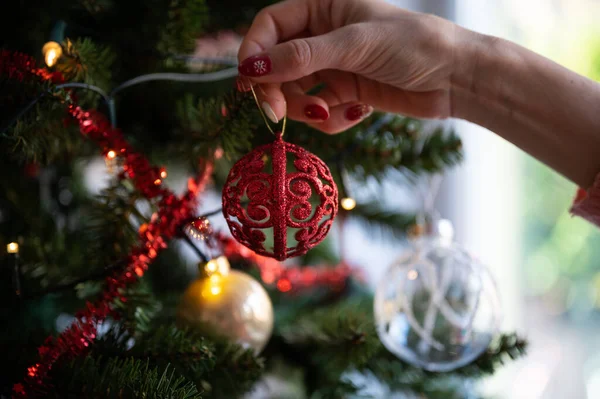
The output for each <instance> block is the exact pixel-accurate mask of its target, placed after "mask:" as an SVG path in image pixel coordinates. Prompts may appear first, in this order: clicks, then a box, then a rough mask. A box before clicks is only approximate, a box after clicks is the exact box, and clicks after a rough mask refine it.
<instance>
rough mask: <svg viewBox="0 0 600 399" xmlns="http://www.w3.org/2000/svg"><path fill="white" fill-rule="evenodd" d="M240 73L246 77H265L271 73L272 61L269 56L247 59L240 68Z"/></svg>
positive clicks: (256, 56)
mask: <svg viewBox="0 0 600 399" xmlns="http://www.w3.org/2000/svg"><path fill="white" fill-rule="evenodd" d="M238 71H240V73H241V74H242V75H244V76H250V77H258V76H264V75H266V74H268V73H269V72H271V59H270V58H269V56H268V55H255V56H253V57H250V58H246V59H245V60H244V61H242V63H241V64H240V65H239V66H238Z"/></svg>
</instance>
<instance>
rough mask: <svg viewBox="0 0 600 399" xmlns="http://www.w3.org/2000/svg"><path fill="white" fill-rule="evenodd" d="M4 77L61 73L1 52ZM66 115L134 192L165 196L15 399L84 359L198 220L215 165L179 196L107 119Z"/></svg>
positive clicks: (42, 351)
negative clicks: (134, 286) (117, 166)
mask: <svg viewBox="0 0 600 399" xmlns="http://www.w3.org/2000/svg"><path fill="white" fill-rule="evenodd" d="M0 57H1V58H0V75H2V76H7V77H8V78H10V79H16V80H19V81H23V80H24V79H26V78H27V77H28V76H29V77H39V78H41V80H51V81H52V82H61V81H62V77H61V76H60V74H56V73H51V72H48V71H47V70H45V69H43V68H36V63H35V61H34V60H33V58H32V57H29V56H27V55H23V54H20V53H12V52H8V51H2V52H1V53H0ZM68 113H69V115H70V116H71V117H73V119H74V120H75V121H76V122H77V123H78V124H79V128H80V131H81V133H82V134H83V135H84V136H86V137H89V138H90V139H91V140H93V141H95V142H96V143H97V144H98V145H99V146H100V147H101V148H102V152H103V154H104V155H106V154H108V152H109V151H114V152H115V155H116V156H119V157H121V158H122V159H123V160H124V161H123V172H122V173H121V174H120V175H119V177H120V178H122V179H124V178H130V179H132V180H133V182H134V185H135V187H136V188H137V189H138V190H139V191H140V192H142V193H143V195H144V196H145V197H146V198H148V199H151V198H156V197H159V196H160V197H161V198H160V200H159V202H158V212H156V213H155V214H153V215H152V218H151V221H150V223H148V224H145V225H143V226H142V227H141V228H140V236H139V244H138V245H137V246H136V247H135V248H134V249H133V250H132V251H131V253H130V254H129V256H128V257H127V265H126V266H125V267H124V268H123V269H122V270H120V271H118V272H116V273H115V274H114V275H112V276H110V277H107V279H106V283H105V288H104V292H103V293H102V295H101V296H100V298H99V299H98V300H97V301H96V302H95V303H90V302H88V303H87V304H86V307H85V309H83V310H81V311H79V312H78V313H77V314H76V315H75V316H76V320H75V321H74V322H73V324H72V325H71V326H70V327H69V328H67V329H66V330H65V331H63V332H62V333H61V334H60V335H59V336H58V337H56V338H55V337H48V338H47V339H46V341H45V343H44V344H43V345H42V346H40V347H39V348H38V353H39V356H40V360H39V362H37V363H36V364H35V365H33V366H31V367H29V368H28V369H27V373H26V376H25V380H24V382H23V383H19V384H15V385H14V387H13V393H14V396H15V397H21V398H23V397H27V396H29V395H35V394H37V393H40V392H41V391H43V390H44V389H48V388H49V387H50V386H49V384H48V383H47V382H46V377H47V374H48V372H49V371H50V369H51V368H52V366H53V364H54V363H55V362H56V361H57V360H58V359H59V358H60V357H67V358H72V357H75V356H77V355H81V354H82V353H83V352H84V351H85V350H86V349H87V348H88V347H89V345H90V344H91V343H92V341H93V340H94V339H95V338H96V333H97V326H98V324H99V323H101V322H102V321H104V320H105V319H106V318H107V317H108V316H109V315H112V316H115V317H118V315H115V314H114V312H113V309H112V308H111V304H112V303H113V302H114V300H115V299H120V300H122V301H126V298H124V297H123V295H122V293H121V291H122V290H123V289H124V288H125V287H127V286H128V285H129V284H131V283H133V282H135V281H136V280H137V279H138V278H139V277H141V276H143V275H144V272H145V271H146V270H147V269H148V264H149V263H150V262H151V261H152V260H153V259H154V258H156V256H157V255H158V252H159V251H160V250H162V249H164V248H166V246H167V244H166V241H168V240H169V239H171V238H173V237H174V236H175V235H177V234H178V233H179V227H180V225H181V224H182V223H183V222H184V221H185V220H188V219H189V218H190V217H192V216H193V215H194V211H195V209H196V207H197V197H198V194H199V193H200V192H202V191H203V190H204V188H205V187H206V183H207V181H208V179H209V177H210V176H211V173H212V165H209V164H207V165H206V166H205V167H204V172H203V174H202V175H201V176H200V177H199V178H198V179H197V180H194V179H189V181H188V190H187V192H186V193H185V194H183V195H182V196H181V197H177V196H176V195H175V194H174V193H172V192H171V191H170V190H168V189H166V188H165V187H163V185H162V178H161V175H162V174H163V173H164V170H163V169H161V168H158V167H154V166H152V165H151V164H150V162H149V161H148V160H147V159H146V158H145V157H144V156H142V155H141V154H139V153H136V152H135V151H133V149H132V148H131V146H130V145H129V144H128V143H127V142H126V141H125V139H124V137H123V135H122V134H121V132H120V131H119V130H118V129H114V128H112V126H111V125H110V123H109V122H108V120H107V119H106V118H105V117H104V116H103V115H101V114H100V113H98V112H95V111H84V110H82V109H81V108H80V107H77V106H75V105H70V106H69V107H68Z"/></svg>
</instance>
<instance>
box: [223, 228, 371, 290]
mask: <svg viewBox="0 0 600 399" xmlns="http://www.w3.org/2000/svg"><path fill="white" fill-rule="evenodd" d="M219 241H221V243H222V244H223V253H224V255H225V256H227V257H228V258H231V259H235V258H238V259H239V258H241V259H244V260H246V261H247V262H250V263H252V264H255V265H256V266H257V267H258V269H259V271H260V277H261V279H262V281H263V282H264V283H265V284H267V285H274V286H276V287H277V289H278V290H279V291H281V292H290V293H292V292H298V291H301V290H305V289H309V288H310V289H314V288H317V287H319V286H325V287H328V288H330V289H333V290H341V289H343V288H344V286H345V285H346V283H347V282H348V278H349V277H350V276H352V275H355V273H356V271H355V270H354V269H352V268H351V267H350V265H348V263H346V262H344V261H342V262H340V263H339V264H338V265H337V266H334V267H331V266H329V265H323V266H306V267H284V266H283V264H282V263H281V262H279V261H277V260H275V259H273V258H268V257H266V256H262V255H259V254H257V253H256V252H254V251H252V250H250V249H248V248H246V247H245V246H244V245H242V244H240V243H239V242H237V241H236V240H235V239H233V238H231V237H227V236H224V235H220V236H219ZM359 277H360V276H359Z"/></svg>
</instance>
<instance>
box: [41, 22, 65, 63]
mask: <svg viewBox="0 0 600 399" xmlns="http://www.w3.org/2000/svg"><path fill="white" fill-rule="evenodd" d="M66 28H67V24H66V23H65V21H57V22H56V23H55V24H54V26H53V27H52V32H50V38H49V39H50V40H48V42H46V44H44V47H42V54H43V55H44V61H45V62H46V65H48V66H49V67H53V66H54V65H56V63H57V62H58V60H59V59H60V57H61V56H62V54H63V49H62V46H61V45H60V43H62V41H63V40H65V30H66Z"/></svg>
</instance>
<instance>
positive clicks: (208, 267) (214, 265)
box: [198, 256, 231, 278]
mask: <svg viewBox="0 0 600 399" xmlns="http://www.w3.org/2000/svg"><path fill="white" fill-rule="evenodd" d="M230 269H231V266H230V265H229V260H228V259H227V257H225V256H219V257H218V258H214V259H211V260H209V261H208V262H199V263H198V271H199V272H200V278H208V277H210V276H212V275H215V274H219V275H221V276H226V275H228V274H229V270H230Z"/></svg>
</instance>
